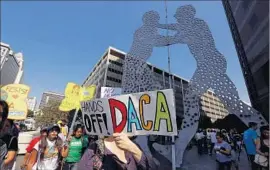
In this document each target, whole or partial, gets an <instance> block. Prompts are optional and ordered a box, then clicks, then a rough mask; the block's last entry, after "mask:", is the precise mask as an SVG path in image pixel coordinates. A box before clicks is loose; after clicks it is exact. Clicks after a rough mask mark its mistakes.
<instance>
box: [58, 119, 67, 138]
mask: <svg viewBox="0 0 270 170" xmlns="http://www.w3.org/2000/svg"><path fill="white" fill-rule="evenodd" d="M57 124H58V126H59V128H60V133H59V135H58V136H59V137H61V139H62V140H63V141H65V140H66V138H67V135H68V127H67V125H66V121H65V120H59V121H58V122H57Z"/></svg>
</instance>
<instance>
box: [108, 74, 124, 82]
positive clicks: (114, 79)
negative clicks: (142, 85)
mask: <svg viewBox="0 0 270 170" xmlns="http://www.w3.org/2000/svg"><path fill="white" fill-rule="evenodd" d="M107 79H108V80H110V81H114V82H116V83H121V82H122V81H121V80H120V79H117V78H114V77H110V76H107Z"/></svg>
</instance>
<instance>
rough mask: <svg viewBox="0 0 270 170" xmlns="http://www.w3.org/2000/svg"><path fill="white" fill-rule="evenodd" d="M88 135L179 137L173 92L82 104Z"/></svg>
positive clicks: (112, 98) (119, 97)
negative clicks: (118, 134) (116, 134)
mask: <svg viewBox="0 0 270 170" xmlns="http://www.w3.org/2000/svg"><path fill="white" fill-rule="evenodd" d="M81 110H82V113H83V121H84V125H85V129H86V132H87V134H89V135H104V136H110V135H112V134H113V133H121V132H124V133H127V134H129V135H150V134H154V135H166V136H174V135H177V125H176V113H175V104H174V93H173V90H172V89H168V90H160V91H151V92H143V93H135V94H128V95H122V96H115V97H111V98H101V99H95V100H91V101H84V102H81Z"/></svg>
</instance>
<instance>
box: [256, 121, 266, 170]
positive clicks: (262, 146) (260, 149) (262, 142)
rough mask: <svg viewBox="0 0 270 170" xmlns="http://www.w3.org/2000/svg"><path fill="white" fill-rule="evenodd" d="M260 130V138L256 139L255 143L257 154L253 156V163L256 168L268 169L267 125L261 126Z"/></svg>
mask: <svg viewBox="0 0 270 170" xmlns="http://www.w3.org/2000/svg"><path fill="white" fill-rule="evenodd" d="M260 131H261V137H260V139H258V141H257V143H256V152H257V155H256V156H255V163H256V164H257V167H258V168H257V169H258V170H268V169H269V126H262V127H261V128H260ZM260 157H261V158H260ZM256 159H258V160H256ZM260 160H261V161H260ZM260 164H261V165H260Z"/></svg>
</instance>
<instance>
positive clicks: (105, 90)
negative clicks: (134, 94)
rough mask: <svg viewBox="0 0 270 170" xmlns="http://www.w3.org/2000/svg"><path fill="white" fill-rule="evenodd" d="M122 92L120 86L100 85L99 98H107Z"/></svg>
mask: <svg viewBox="0 0 270 170" xmlns="http://www.w3.org/2000/svg"><path fill="white" fill-rule="evenodd" d="M121 93H122V89H121V88H114V87H101V95H100V98H108V97H112V96H119V95H121Z"/></svg>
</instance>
